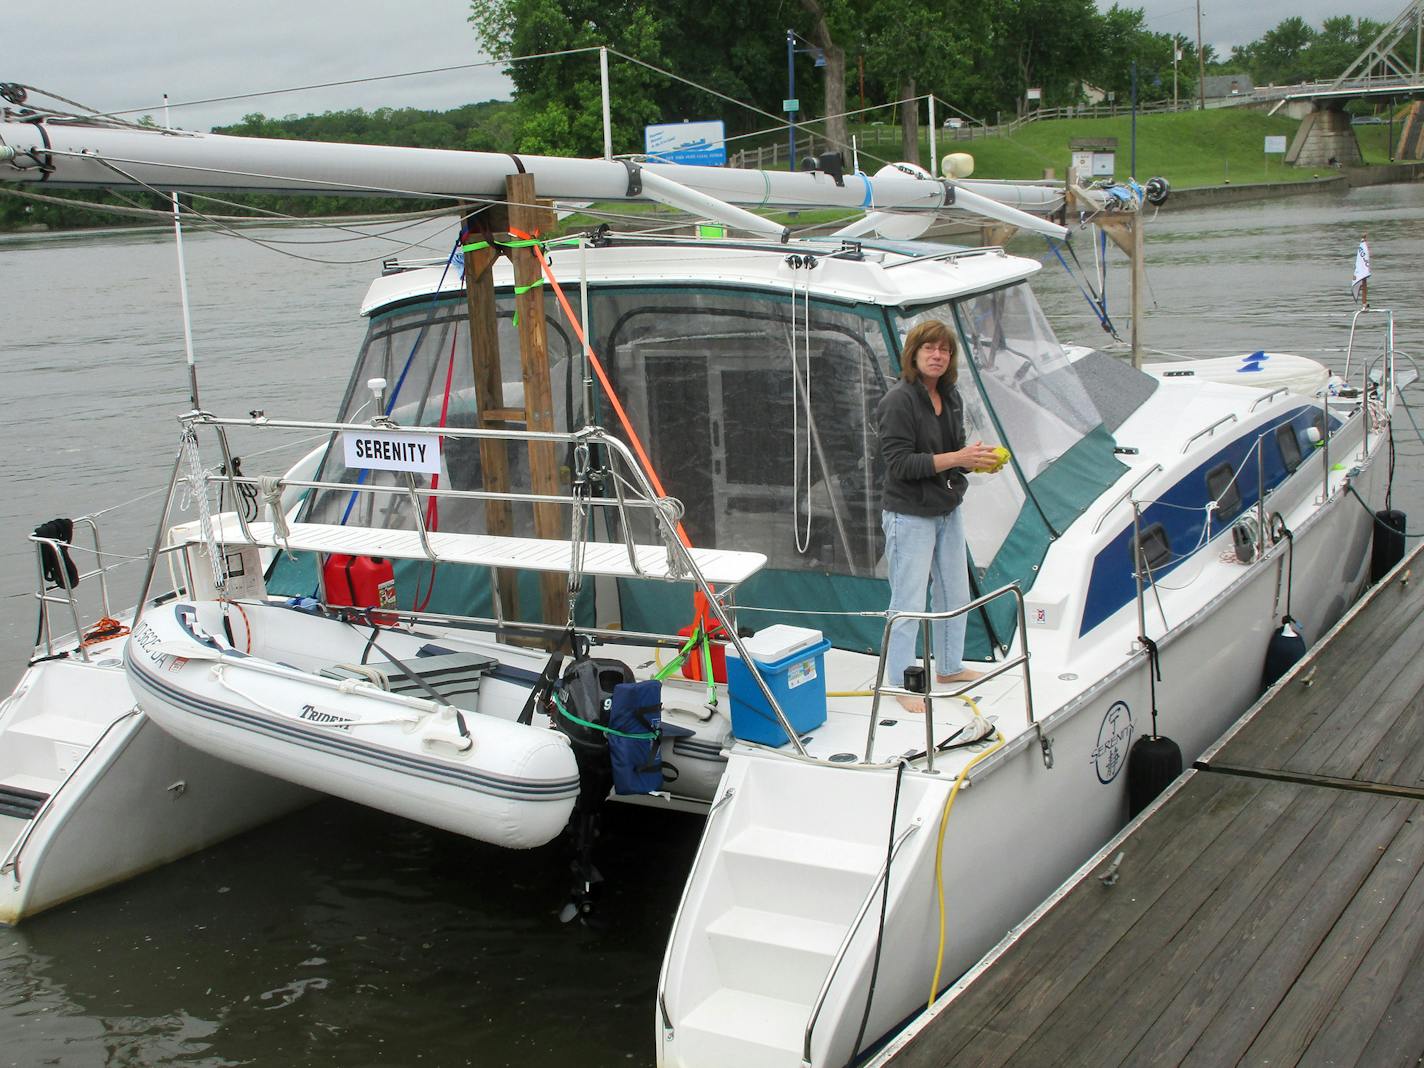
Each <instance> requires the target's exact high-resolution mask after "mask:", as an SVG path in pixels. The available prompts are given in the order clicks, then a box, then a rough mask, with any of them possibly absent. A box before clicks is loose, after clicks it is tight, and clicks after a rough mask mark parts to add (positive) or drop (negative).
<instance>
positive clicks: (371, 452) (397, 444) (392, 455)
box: [341, 430, 440, 475]
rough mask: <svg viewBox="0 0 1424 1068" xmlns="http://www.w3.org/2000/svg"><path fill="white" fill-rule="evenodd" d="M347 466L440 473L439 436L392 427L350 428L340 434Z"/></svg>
mask: <svg viewBox="0 0 1424 1068" xmlns="http://www.w3.org/2000/svg"><path fill="white" fill-rule="evenodd" d="M341 443H342V447H343V449H344V451H345V457H344V459H345V461H346V466H347V468H348V469H351V470H361V469H363V468H364V469H375V470H378V471H409V472H411V473H413V474H422V475H438V474H439V473H440V439H439V438H437V437H435V436H434V435H430V434H400V433H396V432H394V431H389V430H385V431H382V430H360V431H356V430H347V431H343V432H342V435H341Z"/></svg>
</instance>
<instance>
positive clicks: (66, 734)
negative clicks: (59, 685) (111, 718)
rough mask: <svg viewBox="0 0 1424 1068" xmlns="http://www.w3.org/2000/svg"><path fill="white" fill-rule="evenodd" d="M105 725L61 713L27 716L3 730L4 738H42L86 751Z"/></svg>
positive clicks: (96, 739) (97, 738) (99, 735)
mask: <svg viewBox="0 0 1424 1068" xmlns="http://www.w3.org/2000/svg"><path fill="white" fill-rule="evenodd" d="M107 727H108V724H106V723H96V722H95V721H94V720H90V719H81V718H79V717H78V716H66V715H64V714H63V713H56V712H46V713H45V714H43V715H39V716H27V717H25V718H24V719H21V720H18V721H17V722H14V723H11V724H10V725H9V726H8V727H6V728H5V736H6V737H7V738H10V737H11V736H13V735H19V736H23V737H32V738H43V739H45V740H47V741H51V742H59V743H60V744H62V745H77V746H80V747H81V748H84V749H88V748H89V747H90V746H92V745H93V744H94V743H95V742H97V741H98V740H99V738H100V737H101V736H102V735H103V733H104V731H105V729H106V728H107Z"/></svg>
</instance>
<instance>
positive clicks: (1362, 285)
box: [1350, 237, 1370, 304]
mask: <svg viewBox="0 0 1424 1068" xmlns="http://www.w3.org/2000/svg"><path fill="white" fill-rule="evenodd" d="M1369 283H1370V246H1369V244H1368V243H1367V242H1366V241H1365V239H1364V238H1363V237H1362V238H1360V247H1359V248H1358V249H1357V250H1356V251H1355V280H1354V282H1353V283H1352V284H1351V286H1350V289H1351V291H1352V292H1353V293H1354V295H1355V299H1356V300H1358V301H1359V302H1360V303H1362V304H1368V303H1369V301H1368V299H1367V296H1366V294H1367V292H1368V290H1369Z"/></svg>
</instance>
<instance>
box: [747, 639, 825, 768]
mask: <svg viewBox="0 0 1424 1068" xmlns="http://www.w3.org/2000/svg"><path fill="white" fill-rule="evenodd" d="M742 645H743V646H745V647H746V650H747V655H748V656H749V657H751V659H752V661H753V662H754V663H755V665H756V671H757V673H758V674H759V675H761V677H762V680H763V681H764V682H765V683H766V688H767V689H768V690H770V691H771V692H772V694H773V695H775V697H776V703H777V704H779V705H780V706H781V710H782V711H783V712H785V713H786V718H787V719H788V720H789V721H790V722H791V726H792V727H793V728H794V729H795V731H796V733H797V734H798V735H799V734H804V733H806V732H807V731H809V730H814V729H815V728H816V727H819V726H820V725H821V724H822V723H824V722H826V670H825V667H826V664H825V655H826V650H827V649H829V648H830V647H831V643H830V642H828V641H826V640H825V639H824V638H823V637H821V632H820V631H819V630H807V629H806V628H804V627H788V626H786V625H784V624H780V623H778V624H777V625H776V626H772V627H767V628H765V629H763V630H760V631H757V633H756V634H755V635H753V636H752V637H750V638H743V639H742ZM727 692H728V693H729V694H730V695H731V698H732V733H733V734H734V735H735V736H736V737H738V738H741V739H742V740H744V741H748V742H760V743H761V744H763V745H785V744H786V743H787V742H788V741H789V740H790V739H788V738H787V737H786V731H784V730H783V729H782V727H781V724H780V723H778V722H777V719H776V713H774V712H773V711H772V710H771V706H770V705H768V704H767V703H766V698H765V697H763V696H762V692H761V689H760V688H759V687H758V686H757V684H756V679H755V678H753V677H752V669H751V666H750V665H748V664H746V663H745V662H744V661H743V660H742V658H741V655H740V654H739V653H738V652H737V647H736V646H734V645H730V644H729V645H728V646H727Z"/></svg>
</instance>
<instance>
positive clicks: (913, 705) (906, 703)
mask: <svg viewBox="0 0 1424 1068" xmlns="http://www.w3.org/2000/svg"><path fill="white" fill-rule="evenodd" d="M895 700H897V701H899V702H900V707H901V708H903V709H904V710H905V711H906V712H914V713H916V714H917V715H924V711H925V699H924V698H923V697H899V696H897V697H896V698H895Z"/></svg>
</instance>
